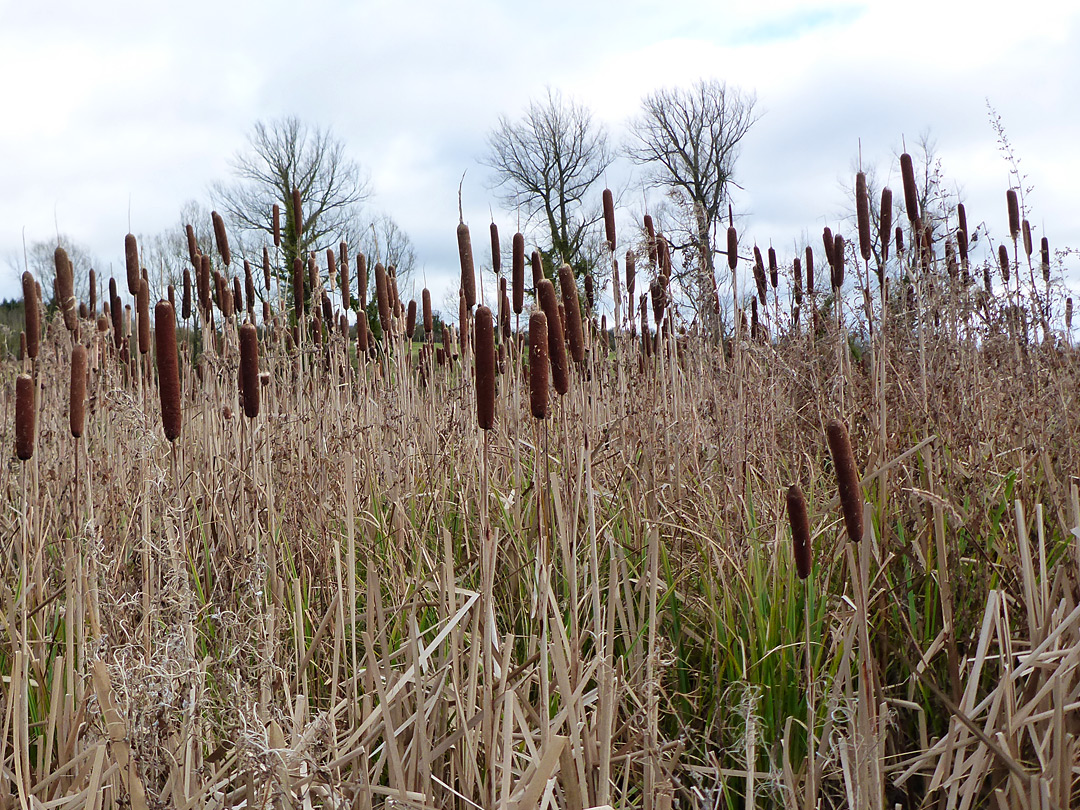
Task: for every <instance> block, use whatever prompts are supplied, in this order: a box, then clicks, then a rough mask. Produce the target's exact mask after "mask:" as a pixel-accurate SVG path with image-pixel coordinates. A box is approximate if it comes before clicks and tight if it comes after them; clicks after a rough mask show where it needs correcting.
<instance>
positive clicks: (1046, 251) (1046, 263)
mask: <svg viewBox="0 0 1080 810" xmlns="http://www.w3.org/2000/svg"><path fill="white" fill-rule="evenodd" d="M1039 264H1040V265H1041V267H1042V274H1043V282H1044V283H1046V284H1049V283H1050V240H1049V239H1047V238H1046V237H1045V236H1044V237H1043V238H1042V240H1041V241H1040V242H1039Z"/></svg>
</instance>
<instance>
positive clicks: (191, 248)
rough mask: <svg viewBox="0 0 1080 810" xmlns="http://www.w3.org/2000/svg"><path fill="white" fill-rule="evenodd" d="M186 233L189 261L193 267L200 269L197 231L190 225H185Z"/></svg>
mask: <svg viewBox="0 0 1080 810" xmlns="http://www.w3.org/2000/svg"><path fill="white" fill-rule="evenodd" d="M184 233H185V235H186V236H187V249H188V260H189V261H190V262H191V266H192V267H194V268H196V269H198V267H199V243H198V241H196V239H195V229H194V228H192V227H191V226H190V225H185V226H184Z"/></svg>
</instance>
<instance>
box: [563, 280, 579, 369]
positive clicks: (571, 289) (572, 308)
mask: <svg viewBox="0 0 1080 810" xmlns="http://www.w3.org/2000/svg"><path fill="white" fill-rule="evenodd" d="M559 285H560V286H561V287H562V299H563V310H564V311H565V312H566V332H567V337H568V338H569V340H570V355H571V357H573V358H574V362H575V363H577V364H578V365H579V366H580V365H581V364H582V363H584V362H585V340H584V336H583V335H582V331H581V300H580V298H579V297H578V289H577V283H576V282H575V281H574V271H573V270H572V269H570V265H568V264H563V266H562V267H560V268H559Z"/></svg>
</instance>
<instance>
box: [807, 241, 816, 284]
mask: <svg viewBox="0 0 1080 810" xmlns="http://www.w3.org/2000/svg"><path fill="white" fill-rule="evenodd" d="M806 294H807V295H813V294H814V249H813V248H812V247H810V246H809V245H807V246H806Z"/></svg>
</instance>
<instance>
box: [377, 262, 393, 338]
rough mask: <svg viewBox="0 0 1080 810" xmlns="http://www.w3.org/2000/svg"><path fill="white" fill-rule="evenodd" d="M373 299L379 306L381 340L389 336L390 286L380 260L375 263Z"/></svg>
mask: <svg viewBox="0 0 1080 810" xmlns="http://www.w3.org/2000/svg"><path fill="white" fill-rule="evenodd" d="M375 301H376V302H377V303H378V306H379V326H381V327H382V331H383V340H384V341H385V340H389V338H390V287H389V285H388V284H387V280H386V268H385V267H383V266H382V262H377V263H376V264H375Z"/></svg>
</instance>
